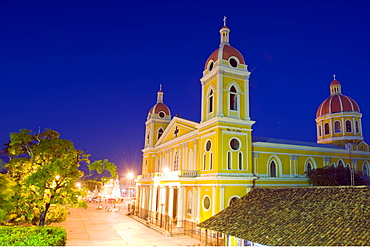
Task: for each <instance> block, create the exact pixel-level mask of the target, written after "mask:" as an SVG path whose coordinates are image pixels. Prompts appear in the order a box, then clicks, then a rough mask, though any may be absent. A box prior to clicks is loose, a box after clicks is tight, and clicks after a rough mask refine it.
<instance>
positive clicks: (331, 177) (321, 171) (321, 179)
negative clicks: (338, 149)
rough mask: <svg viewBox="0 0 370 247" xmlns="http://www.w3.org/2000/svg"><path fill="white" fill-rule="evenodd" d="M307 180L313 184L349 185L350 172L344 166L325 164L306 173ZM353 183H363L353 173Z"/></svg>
mask: <svg viewBox="0 0 370 247" xmlns="http://www.w3.org/2000/svg"><path fill="white" fill-rule="evenodd" d="M307 177H308V182H309V183H310V184H311V185H314V186H340V185H351V173H350V170H349V169H348V168H345V167H333V166H326V167H323V168H317V169H313V170H311V171H310V172H308V173H307ZM354 181H355V185H363V184H364V181H363V179H361V177H360V176H359V175H358V174H357V173H354Z"/></svg>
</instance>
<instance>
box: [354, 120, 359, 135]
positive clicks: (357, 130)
mask: <svg viewBox="0 0 370 247" xmlns="http://www.w3.org/2000/svg"><path fill="white" fill-rule="evenodd" d="M355 125H356V133H358V132H360V130H359V128H358V121H356V123H355Z"/></svg>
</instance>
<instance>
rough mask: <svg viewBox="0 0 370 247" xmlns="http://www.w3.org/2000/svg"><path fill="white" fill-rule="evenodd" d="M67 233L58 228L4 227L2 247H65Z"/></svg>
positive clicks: (1, 240)
mask: <svg viewBox="0 0 370 247" xmlns="http://www.w3.org/2000/svg"><path fill="white" fill-rule="evenodd" d="M66 242H67V233H66V231H65V230H64V229H63V228H61V227H57V226H31V227H25V226H2V227H0V245H3V246H65V245H66Z"/></svg>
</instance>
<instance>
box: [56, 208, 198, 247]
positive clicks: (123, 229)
mask: <svg viewBox="0 0 370 247" xmlns="http://www.w3.org/2000/svg"><path fill="white" fill-rule="evenodd" d="M97 206H98V204H93V203H91V204H89V207H88V208H87V209H84V208H76V209H71V210H70V213H71V214H70V215H69V216H68V219H67V221H65V222H63V223H54V224H52V225H55V226H62V227H64V228H65V229H66V231H67V246H200V245H202V244H201V243H200V242H199V240H198V239H194V238H191V237H190V236H187V235H183V236H174V237H167V236H164V235H162V234H161V233H159V232H157V231H155V230H153V229H151V228H150V227H147V226H145V225H143V224H141V223H139V222H137V221H135V220H134V219H131V218H130V217H128V216H126V215H125V213H126V212H127V210H126V208H127V205H126V204H118V205H117V208H119V209H120V211H119V212H106V211H105V210H97V209H96V208H97ZM110 206H112V205H111V204H110ZM104 208H105V205H104Z"/></svg>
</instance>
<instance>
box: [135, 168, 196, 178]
mask: <svg viewBox="0 0 370 247" xmlns="http://www.w3.org/2000/svg"><path fill="white" fill-rule="evenodd" d="M197 176H198V171H194V170H178V171H169V172H154V173H147V174H143V175H140V176H138V177H137V178H138V179H139V180H140V179H145V180H146V179H148V180H151V179H154V178H167V179H168V178H172V179H174V178H179V177H188V178H194V177H197Z"/></svg>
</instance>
